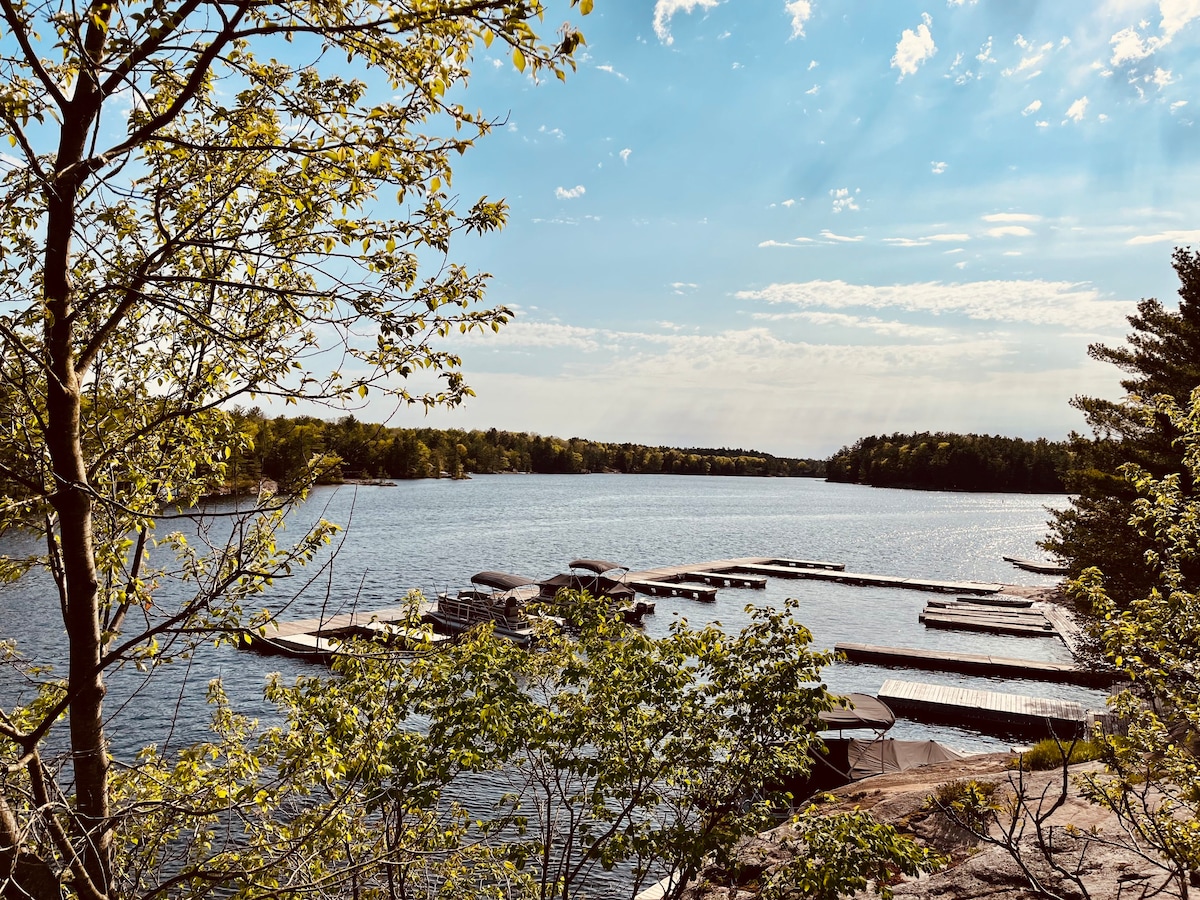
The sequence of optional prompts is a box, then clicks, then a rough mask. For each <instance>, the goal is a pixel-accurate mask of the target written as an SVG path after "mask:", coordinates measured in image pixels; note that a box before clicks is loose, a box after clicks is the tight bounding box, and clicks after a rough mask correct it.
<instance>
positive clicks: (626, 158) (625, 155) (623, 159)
mask: <svg viewBox="0 0 1200 900" xmlns="http://www.w3.org/2000/svg"><path fill="white" fill-rule="evenodd" d="M632 155H633V150H632V149H631V148H629V147H626V148H625V149H624V150H622V151H621V152H620V153H618V154H617V156H619V157H621V162H623V163H625V165H629V157H630V156H632Z"/></svg>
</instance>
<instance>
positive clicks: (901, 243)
mask: <svg viewBox="0 0 1200 900" xmlns="http://www.w3.org/2000/svg"><path fill="white" fill-rule="evenodd" d="M883 242H884V243H885V244H891V245H892V246H893V247H928V246H929V241H919V240H917V239H916V238H903V237H900V238H884V239H883Z"/></svg>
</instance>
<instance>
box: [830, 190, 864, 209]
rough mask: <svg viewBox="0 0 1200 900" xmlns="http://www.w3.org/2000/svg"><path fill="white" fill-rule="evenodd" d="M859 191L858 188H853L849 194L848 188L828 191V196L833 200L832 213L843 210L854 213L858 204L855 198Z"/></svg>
mask: <svg viewBox="0 0 1200 900" xmlns="http://www.w3.org/2000/svg"><path fill="white" fill-rule="evenodd" d="M859 190H860V188H855V189H854V192H853V193H851V192H850V189H849V188H835V189H834V190H832V191H830V192H829V196H830V197H832V198H833V211H834V212H835V213H840V212H841V211H842V210H844V209H848V210H851V211H856V210H857V209H858V203H857V201H856V199H855V198H856V197H857V195H858V193H859Z"/></svg>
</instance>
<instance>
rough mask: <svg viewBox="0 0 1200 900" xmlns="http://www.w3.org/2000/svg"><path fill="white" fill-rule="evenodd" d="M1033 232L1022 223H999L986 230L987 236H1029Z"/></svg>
mask: <svg viewBox="0 0 1200 900" xmlns="http://www.w3.org/2000/svg"><path fill="white" fill-rule="evenodd" d="M1034 233H1035V232H1034V231H1033V229H1032V228H1026V227H1025V226H1024V225H1001V226H999V227H997V228H989V229H988V230H987V234H988V237H1029V236H1030V235H1032V234H1034Z"/></svg>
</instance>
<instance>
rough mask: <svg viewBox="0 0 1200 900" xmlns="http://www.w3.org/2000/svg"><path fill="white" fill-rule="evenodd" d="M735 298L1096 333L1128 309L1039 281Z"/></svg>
mask: <svg viewBox="0 0 1200 900" xmlns="http://www.w3.org/2000/svg"><path fill="white" fill-rule="evenodd" d="M735 296H736V297H737V298H738V299H740V300H761V301H763V302H766V303H768V304H772V305H780V304H784V305H792V306H797V307H801V308H808V309H812V308H817V309H826V310H842V309H854V308H860V309H897V310H903V311H905V312H914V313H915V312H925V313H932V314H935V315H946V314H950V313H957V314H961V315H965V316H966V317H967V318H969V319H974V320H978V321H991V322H1010V323H1021V322H1024V323H1028V324H1031V325H1062V326H1071V327H1076V326H1078V324H1079V323H1080V322H1089V323H1091V324H1093V325H1095V326H1096V327H1103V326H1106V325H1107V326H1112V327H1115V328H1120V327H1122V326H1123V325H1124V324H1125V316H1126V315H1128V313H1129V312H1130V310H1131V309H1132V308H1133V304H1132V303H1129V302H1123V301H1122V302H1117V301H1110V300H1103V299H1101V297H1100V295H1099V292H1098V291H1096V290H1095V288H1093V287H1091V286H1090V285H1087V284H1084V283H1075V282H1065V281H1042V280H1011V281H972V282H963V283H958V284H947V283H945V282H939V281H931V282H920V283H916V284H894V285H869V284H849V283H847V282H845V281H808V282H803V283H788V284H772V285H770V286H769V287H766V288H763V289H761V290H752V291H739V292H738V293H737V294H736V295H735Z"/></svg>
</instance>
